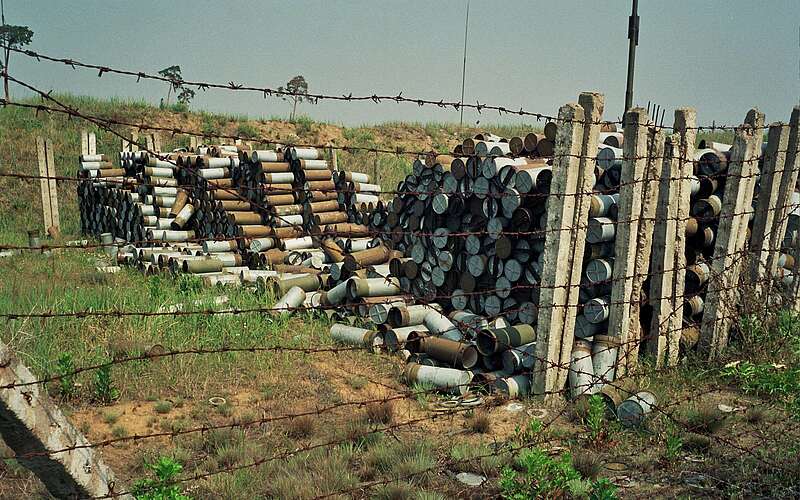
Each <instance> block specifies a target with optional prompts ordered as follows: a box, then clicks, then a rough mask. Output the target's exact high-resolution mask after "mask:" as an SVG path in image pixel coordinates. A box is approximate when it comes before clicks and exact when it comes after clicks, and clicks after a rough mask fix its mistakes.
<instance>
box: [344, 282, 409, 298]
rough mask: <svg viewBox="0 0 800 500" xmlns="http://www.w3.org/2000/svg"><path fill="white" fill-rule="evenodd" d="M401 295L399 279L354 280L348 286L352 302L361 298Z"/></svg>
mask: <svg viewBox="0 0 800 500" xmlns="http://www.w3.org/2000/svg"><path fill="white" fill-rule="evenodd" d="M401 293H402V290H401V289H400V282H399V280H398V279H397V278H366V279H364V278H354V279H351V280H349V283H348V284H347V295H348V297H349V298H350V299H352V300H355V299H357V298H359V297H383V296H392V295H400V294H401Z"/></svg>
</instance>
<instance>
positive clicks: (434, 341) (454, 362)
mask: <svg viewBox="0 0 800 500" xmlns="http://www.w3.org/2000/svg"><path fill="white" fill-rule="evenodd" d="M419 350H420V352H424V353H425V354H427V355H428V356H430V357H432V358H433V359H436V360H438V361H441V362H443V363H447V364H449V365H451V366H454V367H458V368H465V369H470V368H474V367H475V366H476V365H477V364H478V350H477V349H475V346H474V345H472V344H467V343H464V342H457V341H455V340H450V339H446V338H443V337H433V336H428V337H423V338H422V339H420V347H419Z"/></svg>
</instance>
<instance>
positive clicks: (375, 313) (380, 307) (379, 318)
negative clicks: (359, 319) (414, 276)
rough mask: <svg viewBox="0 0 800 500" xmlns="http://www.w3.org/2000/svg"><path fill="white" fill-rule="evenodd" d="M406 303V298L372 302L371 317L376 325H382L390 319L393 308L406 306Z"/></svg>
mask: <svg viewBox="0 0 800 500" xmlns="http://www.w3.org/2000/svg"><path fill="white" fill-rule="evenodd" d="M405 305H406V303H405V301H404V300H397V301H394V302H383V303H380V304H372V305H371V306H370V307H369V319H370V320H371V321H372V322H373V323H375V324H376V325H382V324H384V323H386V322H387V321H388V319H389V314H390V312H391V310H392V309H393V308H395V307H405Z"/></svg>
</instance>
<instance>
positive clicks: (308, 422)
mask: <svg viewBox="0 0 800 500" xmlns="http://www.w3.org/2000/svg"><path fill="white" fill-rule="evenodd" d="M314 427H315V422H314V418H313V417H312V416H311V415H304V416H302V417H295V418H293V419H291V420H290V421H289V428H288V429H287V430H286V433H287V434H288V435H289V437H292V438H295V439H300V438H306V437H309V436H311V435H312V434H314Z"/></svg>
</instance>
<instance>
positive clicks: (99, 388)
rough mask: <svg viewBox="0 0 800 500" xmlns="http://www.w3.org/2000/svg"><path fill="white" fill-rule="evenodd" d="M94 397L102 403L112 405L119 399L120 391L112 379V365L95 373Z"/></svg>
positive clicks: (103, 367)
mask: <svg viewBox="0 0 800 500" xmlns="http://www.w3.org/2000/svg"><path fill="white" fill-rule="evenodd" d="M94 395H95V398H96V399H97V401H99V402H101V403H111V402H112V401H114V400H116V399H117V398H119V390H118V389H117V388H115V387H114V382H113V380H112V379H111V365H105V366H101V367H100V368H98V369H97V371H96V372H95V376H94Z"/></svg>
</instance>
